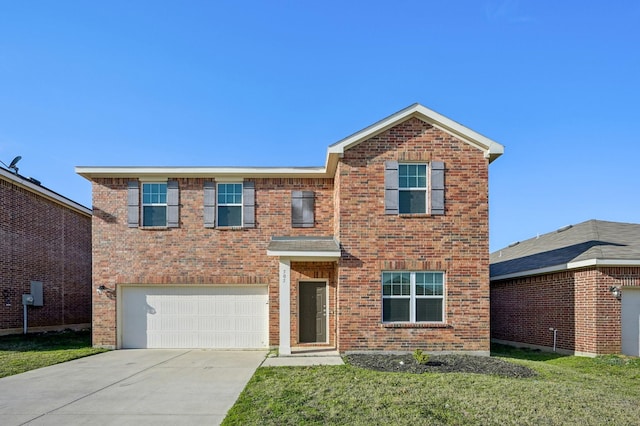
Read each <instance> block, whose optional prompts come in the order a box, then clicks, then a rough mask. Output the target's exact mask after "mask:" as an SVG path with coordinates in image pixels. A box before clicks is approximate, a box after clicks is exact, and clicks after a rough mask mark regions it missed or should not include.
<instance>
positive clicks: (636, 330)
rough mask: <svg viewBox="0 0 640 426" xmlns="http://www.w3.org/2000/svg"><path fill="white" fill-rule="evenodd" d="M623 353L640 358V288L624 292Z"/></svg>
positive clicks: (627, 289) (626, 289) (628, 289)
mask: <svg viewBox="0 0 640 426" xmlns="http://www.w3.org/2000/svg"><path fill="white" fill-rule="evenodd" d="M622 353H623V354H625V355H631V356H640V288H628V287H627V288H625V289H623V290H622Z"/></svg>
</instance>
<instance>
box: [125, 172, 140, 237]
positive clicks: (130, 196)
mask: <svg viewBox="0 0 640 426" xmlns="http://www.w3.org/2000/svg"><path fill="white" fill-rule="evenodd" d="M139 224H140V184H139V183H138V181H137V180H130V181H129V182H128V183H127V225H128V226H129V228H137V227H138V226H139Z"/></svg>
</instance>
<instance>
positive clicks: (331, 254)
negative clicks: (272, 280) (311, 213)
mask: <svg viewBox="0 0 640 426" xmlns="http://www.w3.org/2000/svg"><path fill="white" fill-rule="evenodd" d="M267 256H278V257H280V258H286V259H289V260H292V261H310V262H334V261H337V260H338V259H340V244H339V243H338V241H336V239H335V238H333V237H271V241H270V242H269V246H268V247H267Z"/></svg>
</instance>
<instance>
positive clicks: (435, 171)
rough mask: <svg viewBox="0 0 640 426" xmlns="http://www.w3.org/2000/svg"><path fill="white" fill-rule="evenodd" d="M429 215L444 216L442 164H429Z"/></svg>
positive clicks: (438, 162)
mask: <svg viewBox="0 0 640 426" xmlns="http://www.w3.org/2000/svg"><path fill="white" fill-rule="evenodd" d="M431 214H432V215H442V214H444V163H443V162H442V161H432V162H431Z"/></svg>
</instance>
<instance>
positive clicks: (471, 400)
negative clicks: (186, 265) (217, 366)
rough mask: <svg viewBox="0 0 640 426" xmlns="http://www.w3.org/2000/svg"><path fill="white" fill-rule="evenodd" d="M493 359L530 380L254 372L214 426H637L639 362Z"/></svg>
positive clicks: (326, 369) (317, 370)
mask: <svg viewBox="0 0 640 426" xmlns="http://www.w3.org/2000/svg"><path fill="white" fill-rule="evenodd" d="M493 356H494V357H499V358H501V359H503V360H506V361H508V362H513V363H517V364H520V365H523V366H526V367H529V368H531V369H533V370H534V371H535V372H537V373H538V374H537V375H536V376H534V377H530V378H512V377H504V376H497V375H488V374H474V373H422V374H414V373H403V372H378V371H373V370H369V369H363V368H358V367H354V366H351V365H344V366H321V367H270V368H259V369H258V371H257V372H256V374H255V375H254V376H253V378H252V379H251V380H250V381H249V383H248V384H247V387H246V388H245V390H244V391H243V392H242V394H241V396H240V398H239V399H238V401H237V402H236V404H235V405H234V406H233V408H232V409H231V410H230V411H229V413H228V415H227V418H226V419H225V421H224V423H223V424H225V425H238V424H242V425H247V424H253V425H258V424H260V425H263V424H278V425H284V424H289V425H299V424H349V425H351V424H355V425H371V424H393V425H418V424H435V425H439V424H442V425H447V424H450V425H467V424H470V425H491V424H493V425H504V424H518V425H538V424H552V425H553V424H557V425H564V424H580V425H602V424H615V425H637V424H638V419H640V404H638V401H640V359H637V358H636V359H630V358H624V357H617V356H606V357H598V358H584V357H573V356H571V357H560V356H558V355H555V354H544V353H538V352H531V351H524V350H511V349H509V348H507V347H498V346H496V347H495V348H494V353H493Z"/></svg>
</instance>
